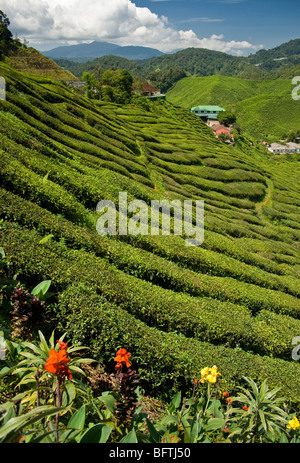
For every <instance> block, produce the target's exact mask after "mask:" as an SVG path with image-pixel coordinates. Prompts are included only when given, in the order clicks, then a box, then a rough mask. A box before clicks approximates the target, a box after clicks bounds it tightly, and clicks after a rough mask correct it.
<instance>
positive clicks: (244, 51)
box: [1, 0, 300, 55]
mask: <svg viewBox="0 0 300 463" xmlns="http://www.w3.org/2000/svg"><path fill="white" fill-rule="evenodd" d="M1 9H2V10H3V11H4V12H5V13H6V14H7V15H8V17H9V19H10V21H11V26H10V28H11V30H12V32H13V33H14V34H17V35H18V37H19V38H21V39H22V38H25V39H26V40H27V41H29V44H30V45H31V46H34V47H36V48H38V49H39V50H41V51H43V50H49V49H51V48H54V47H56V46H59V45H73V44H77V43H82V42H91V41H93V40H97V41H106V42H112V43H116V44H118V45H140V46H148V47H152V48H157V49H159V50H161V51H164V52H172V51H174V50H177V49H182V48H187V47H202V48H209V49H212V50H218V51H223V52H226V53H230V54H234V55H248V54H249V53H255V52H256V51H257V50H259V49H260V48H267V49H268V48H273V47H275V46H277V45H280V44H281V43H283V42H287V41H289V40H291V39H295V38H300V0H285V1H283V0H22V2H20V0H1Z"/></svg>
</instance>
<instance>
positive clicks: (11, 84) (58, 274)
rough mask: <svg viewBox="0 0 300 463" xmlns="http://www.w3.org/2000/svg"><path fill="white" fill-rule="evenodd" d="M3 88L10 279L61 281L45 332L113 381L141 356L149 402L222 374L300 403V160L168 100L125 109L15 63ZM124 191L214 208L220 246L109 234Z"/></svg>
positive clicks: (211, 237) (1, 158)
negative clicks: (238, 136) (122, 355)
mask: <svg viewBox="0 0 300 463" xmlns="http://www.w3.org/2000/svg"><path fill="white" fill-rule="evenodd" d="M0 75H1V76H2V77H4V78H5V79H6V83H7V94H6V100H2V101H0V134H1V135H0V220H1V222H0V246H1V247H2V248H3V250H4V252H5V255H6V260H5V265H4V268H3V272H4V273H5V275H6V276H7V277H10V278H11V277H13V276H14V275H17V279H18V280H19V281H20V282H21V283H22V284H23V285H25V286H26V287H27V288H28V289H32V288H33V287H34V286H36V284H37V283H38V282H40V281H42V280H51V282H52V283H51V291H52V292H53V293H55V295H54V296H53V297H52V299H50V303H49V306H48V312H47V318H46V321H45V322H44V325H45V326H43V331H44V332H45V330H46V331H48V332H49V333H50V332H51V331H52V329H53V328H55V327H58V329H60V330H61V331H62V332H65V331H67V332H68V334H69V338H70V339H71V340H72V341H73V342H76V343H81V344H82V345H85V346H89V347H91V348H92V350H93V357H94V358H97V359H99V360H100V361H101V362H103V363H104V364H106V365H107V366H108V368H109V365H110V364H111V360H112V358H113V356H114V355H115V352H116V350H117V349H118V348H119V347H121V346H122V347H126V348H127V349H129V350H130V352H131V354H132V356H133V358H134V359H137V361H138V367H139V374H140V377H141V384H142V386H143V387H144V388H145V390H146V391H147V392H148V393H152V394H156V395H159V394H167V395H169V393H170V392H172V391H173V392H174V391H175V390H178V389H179V388H182V389H183V390H184V389H185V390H186V389H189V388H191V386H192V381H193V378H194V377H195V376H196V375H197V374H198V373H199V371H200V369H201V368H202V367H203V366H205V365H218V368H219V370H220V371H222V376H223V377H224V381H227V385H228V388H231V389H234V387H235V386H236V385H237V384H238V383H239V381H240V379H241V377H242V376H248V377H251V378H253V379H254V380H257V381H261V380H263V379H267V380H268V384H269V385H270V386H281V387H282V395H285V396H286V397H287V398H288V399H290V400H291V401H293V402H296V403H297V402H298V403H299V402H300V366H299V363H298V362H297V361H295V360H293V359H292V355H291V353H292V349H293V347H294V346H293V344H292V340H293V338H294V337H295V336H300V297H299V296H300V286H299V272H300V253H299V238H300V225H299V214H300V190H299V176H300V168H299V159H297V158H296V156H294V157H293V156H289V157H286V158H284V157H278V158H276V157H273V156H270V155H269V154H268V153H267V151H264V150H262V149H261V148H255V147H251V146H248V145H241V146H240V147H239V146H235V147H233V146H227V145H226V144H224V143H221V142H220V141H219V140H217V139H216V138H215V136H214V135H213V132H212V131H211V130H210V129H209V128H208V127H207V126H206V125H205V124H204V123H203V122H202V121H200V120H199V119H197V118H196V117H195V116H193V115H192V114H190V112H189V111H188V110H186V109H182V108H180V107H177V106H174V105H173V104H171V103H170V102H168V101H165V100H157V101H150V100H138V99H137V100H136V102H135V103H132V104H129V105H126V106H119V105H116V104H112V103H105V102H102V101H98V100H89V99H87V98H85V97H84V96H82V95H79V94H77V93H76V92H75V91H73V90H71V89H69V88H68V87H67V86H66V85H64V84H63V83H59V82H58V81H55V80H51V79H49V78H45V77H41V76H37V75H33V74H29V73H28V74H25V73H22V72H18V71H16V70H15V69H13V68H10V67H9V66H8V65H7V64H3V63H2V64H0ZM298 104H300V103H298ZM119 192H127V195H128V201H131V200H133V199H140V200H143V201H145V202H146V203H147V205H148V206H149V210H150V205H151V200H154V199H158V200H162V199H166V200H168V201H172V200H173V199H179V200H181V201H183V200H187V199H188V200H193V201H195V200H197V199H199V200H204V204H205V238H204V243H203V244H202V245H201V246H186V243H185V237H184V236H176V235H174V234H172V233H171V235H170V236H162V235H158V236H151V235H150V234H149V235H137V236H131V235H128V236H119V235H116V236H100V235H99V234H97V232H96V222H97V219H98V216H99V214H98V213H97V212H96V206H97V203H98V202H99V201H100V200H111V201H114V203H115V204H116V205H118V199H119ZM1 323H2V325H3V326H5V327H6V328H8V327H9V324H8V321H7V318H6V315H5V314H4V315H2V316H1Z"/></svg>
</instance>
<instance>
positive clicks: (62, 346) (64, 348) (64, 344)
mask: <svg viewBox="0 0 300 463" xmlns="http://www.w3.org/2000/svg"><path fill="white" fill-rule="evenodd" d="M56 342H57V344H58V345H59V348H60V349H63V350H67V348H68V343H67V342H63V341H56Z"/></svg>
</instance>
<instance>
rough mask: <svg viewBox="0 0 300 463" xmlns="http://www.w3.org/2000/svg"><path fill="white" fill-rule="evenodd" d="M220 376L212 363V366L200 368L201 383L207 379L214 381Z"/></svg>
mask: <svg viewBox="0 0 300 463" xmlns="http://www.w3.org/2000/svg"><path fill="white" fill-rule="evenodd" d="M219 376H221V373H219V372H218V367H217V366H216V365H214V366H213V367H212V368H209V367H205V368H203V369H202V370H201V380H200V382H201V383H205V381H208V382H209V383H212V384H214V383H216V382H217V379H218V378H219Z"/></svg>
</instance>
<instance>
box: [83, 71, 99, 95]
mask: <svg viewBox="0 0 300 463" xmlns="http://www.w3.org/2000/svg"><path fill="white" fill-rule="evenodd" d="M82 80H83V81H84V82H86V86H85V88H86V95H87V97H88V98H92V97H93V96H95V97H96V98H99V94H100V88H99V87H100V85H99V82H97V80H96V78H95V76H94V75H93V74H90V73H89V72H84V73H83V74H82Z"/></svg>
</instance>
